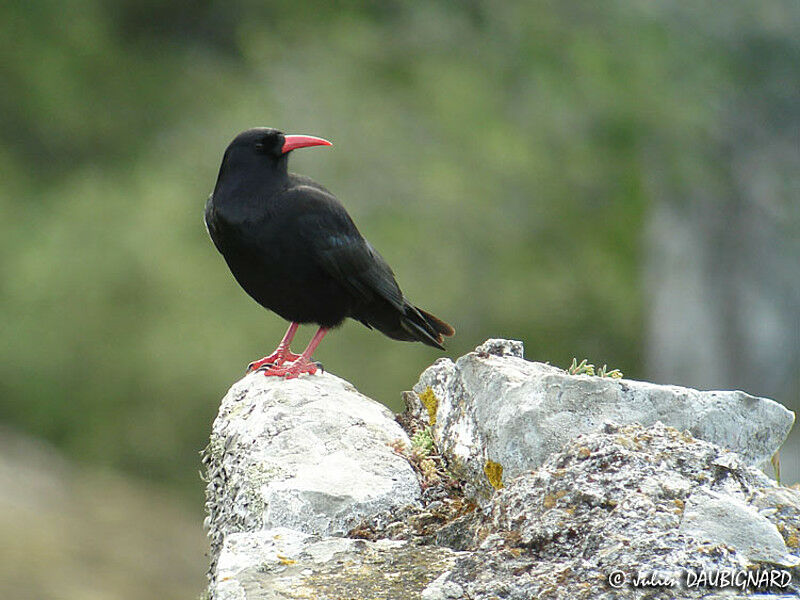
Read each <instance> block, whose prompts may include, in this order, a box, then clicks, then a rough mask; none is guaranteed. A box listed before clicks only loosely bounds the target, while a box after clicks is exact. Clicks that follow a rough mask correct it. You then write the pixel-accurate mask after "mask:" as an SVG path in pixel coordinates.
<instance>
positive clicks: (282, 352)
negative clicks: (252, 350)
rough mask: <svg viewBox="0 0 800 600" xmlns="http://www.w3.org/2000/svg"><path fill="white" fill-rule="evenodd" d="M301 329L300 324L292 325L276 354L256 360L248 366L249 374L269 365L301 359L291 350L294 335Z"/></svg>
mask: <svg viewBox="0 0 800 600" xmlns="http://www.w3.org/2000/svg"><path fill="white" fill-rule="evenodd" d="M298 327H300V324H299V323H292V324H291V325H289V329H287V330H286V335H284V336H283V339H282V340H281V343H280V344H278V347H277V348H276V349H275V352H273V353H272V354H270V355H269V356H265V357H264V358H260V359H259V360H254V361H253V362H251V363H250V364H249V365H247V372H248V373H249V372H250V371H255V370H257V369H260V368H261V367H263V366H267V365H276V366H277V365H282V364H283V363H285V362H292V361H295V360H297V359H298V358H300V355H299V354H295V353H294V352H292V351H291V350H289V344H291V343H292V340H293V339H294V335H295V334H296V333H297V328H298Z"/></svg>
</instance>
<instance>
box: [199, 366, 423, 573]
mask: <svg viewBox="0 0 800 600" xmlns="http://www.w3.org/2000/svg"><path fill="white" fill-rule="evenodd" d="M396 440H401V441H403V442H404V443H406V444H408V443H409V440H408V437H407V435H406V433H405V432H404V431H403V429H402V428H401V427H400V426H399V425H398V424H397V423H396V422H395V420H394V416H393V414H392V413H391V411H389V410H388V409H387V408H386V407H384V406H383V405H381V404H379V403H378V402H375V401H374V400H371V399H369V398H367V397H366V396H363V395H362V394H360V393H358V391H356V389H355V388H354V387H353V386H352V385H350V384H349V383H347V382H345V381H343V380H341V379H339V378H338V377H334V376H333V375H330V374H328V373H325V374H323V375H315V376H313V377H300V378H298V379H293V380H283V379H277V378H267V377H264V376H263V375H262V374H260V373H253V374H250V375H248V376H246V377H245V378H244V379H242V380H241V381H239V382H238V383H236V384H235V385H234V386H233V387H232V388H231V389H230V391H229V392H228V394H227V395H226V396H225V398H224V399H223V400H222V405H221V406H220V409H219V414H218V415H217V418H216V420H215V421H214V426H213V430H212V434H211V440H210V443H209V446H208V448H207V450H206V455H205V458H204V462H205V463H206V467H207V477H208V486H207V491H206V509H207V512H208V518H207V526H208V529H209V536H210V538H211V571H210V572H211V576H212V582H213V581H214V579H215V578H214V573H215V562H216V559H217V556H218V555H219V553H220V551H221V550H222V548H223V543H224V541H225V539H226V537H227V536H229V535H230V534H234V533H239V532H248V533H254V532H258V531H264V530H270V529H273V528H276V527H286V528H293V529H296V530H297V531H299V532H304V533H307V534H315V535H320V536H326V535H339V536H341V535H344V534H346V533H347V532H348V531H349V530H350V529H351V528H353V527H354V526H355V525H356V524H358V523H359V522H360V521H361V520H362V519H364V518H365V517H369V516H372V515H375V514H379V513H386V512H394V511H398V510H399V509H401V508H403V507H405V506H407V505H409V504H415V503H419V498H420V493H421V491H420V485H419V482H418V481H417V477H416V475H415V474H414V471H413V469H412V468H411V466H410V465H409V463H408V461H406V459H405V458H403V457H402V456H400V455H398V454H397V453H395V452H394V451H393V450H392V447H391V444H392V443H394V442H395V441H396Z"/></svg>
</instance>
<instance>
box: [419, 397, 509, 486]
mask: <svg viewBox="0 0 800 600" xmlns="http://www.w3.org/2000/svg"><path fill="white" fill-rule="evenodd" d="M429 389H430V388H429ZM483 472H484V474H485V475H486V479H488V480H489V483H490V484H492V487H493V488H494V489H496V490H499V489H500V488H501V487H503V465H501V464H500V463H496V462H494V461H491V460H487V461H486V464H485V465H483Z"/></svg>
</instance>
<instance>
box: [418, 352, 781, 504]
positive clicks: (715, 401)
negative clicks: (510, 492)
mask: <svg viewBox="0 0 800 600" xmlns="http://www.w3.org/2000/svg"><path fill="white" fill-rule="evenodd" d="M522 352H523V348H522V343H521V342H517V341H513V340H488V341H487V342H486V343H484V344H483V345H481V346H479V347H478V348H476V349H475V352H471V353H469V354H467V355H465V356H462V357H461V358H459V359H458V360H457V361H455V362H453V361H451V360H449V359H439V360H438V361H436V362H435V363H434V364H433V365H432V366H430V367H429V368H428V369H426V370H425V371H424V372H423V373H422V375H421V377H420V379H419V382H418V383H417V384H416V385H415V386H414V394H413V395H411V396H408V395H407V396H406V404H407V406H409V407H410V409H411V411H412V412H413V413H414V414H415V415H416V416H418V417H419V418H421V419H422V420H423V421H425V422H427V423H431V421H435V422H434V423H431V424H432V432H433V437H434V440H435V442H436V444H437V445H438V447H439V449H440V451H441V452H442V453H443V454H444V455H445V458H446V459H447V461H448V463H449V464H450V466H451V468H454V469H456V470H457V472H458V474H459V475H460V476H462V477H464V478H465V479H466V480H468V481H470V482H476V486H477V487H476V489H474V490H471V493H473V494H475V495H476V496H478V497H479V498H480V499H481V500H482V501H483V502H486V501H488V499H489V498H490V497H491V495H492V492H493V486H492V485H490V483H491V482H490V479H492V477H493V476H494V477H495V478H497V481H494V482H493V483H494V485H495V486H496V485H499V484H500V483H502V481H507V480H510V479H511V478H514V477H516V476H517V475H519V474H520V473H522V472H524V471H526V470H530V469H535V468H537V467H539V466H540V465H541V464H542V463H544V461H545V460H546V459H547V457H548V456H550V455H551V454H552V453H554V452H557V451H559V450H560V449H561V448H562V447H563V446H564V444H565V443H567V442H568V441H570V440H571V439H574V438H575V437H576V436H578V435H579V434H582V433H588V432H590V431H593V430H596V429H597V428H598V427H599V426H600V425H602V424H603V423H604V422H606V421H612V422H615V423H640V424H642V425H652V424H653V423H656V422H662V423H664V424H666V425H669V426H671V427H675V428H676V429H678V430H680V431H683V430H688V431H689V432H691V434H692V435H693V436H694V437H697V438H699V439H702V440H706V441H709V442H712V443H714V444H718V445H720V446H722V447H723V448H728V449H730V450H733V451H735V452H737V453H739V454H740V455H741V456H742V457H743V458H744V460H745V461H746V462H747V463H748V464H750V465H760V464H762V463H765V462H766V461H768V460H769V459H770V457H771V456H772V455H773V454H774V453H775V452H776V451H777V449H778V448H779V447H780V445H781V444H782V443H783V441H784V440H785V439H786V436H787V435H788V433H789V430H790V429H791V427H792V424H793V422H794V414H793V413H792V412H791V411H789V410H787V409H786V408H784V407H783V406H781V405H780V404H778V403H777V402H774V401H773V400H769V399H766V398H756V397H753V396H750V395H748V394H746V393H744V392H740V391H731V392H721V391H711V392H701V391H697V390H692V389H688V388H682V387H677V386H665V385H655V384H651V383H646V382H641V381H632V380H628V379H611V378H600V377H592V376H588V375H569V374H568V373H566V372H565V371H563V370H562V369H559V368H557V367H553V366H551V365H547V364H542V363H535V362H528V361H526V360H524V359H523V358H522Z"/></svg>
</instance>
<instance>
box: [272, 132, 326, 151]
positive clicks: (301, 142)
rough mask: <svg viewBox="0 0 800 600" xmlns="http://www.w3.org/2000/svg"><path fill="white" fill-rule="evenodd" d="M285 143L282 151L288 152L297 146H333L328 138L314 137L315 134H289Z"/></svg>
mask: <svg viewBox="0 0 800 600" xmlns="http://www.w3.org/2000/svg"><path fill="white" fill-rule="evenodd" d="M284 137H285V139H286V141H285V142H284V143H283V149H282V153H283V154H286V153H287V152H290V151H292V150H294V149H295V148H305V147H307V146H333V144H331V143H330V142H329V141H328V140H324V139H322V138H318V137H314V136H313V135H287V136H284Z"/></svg>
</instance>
